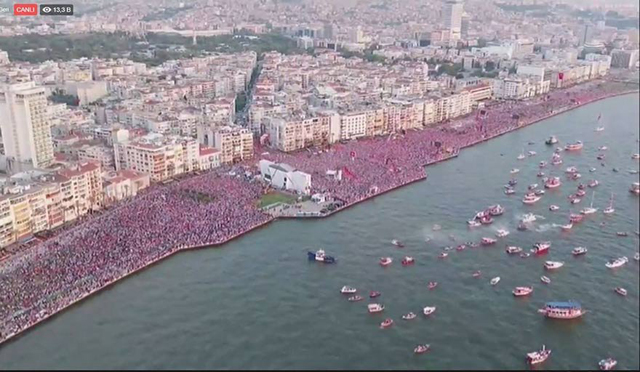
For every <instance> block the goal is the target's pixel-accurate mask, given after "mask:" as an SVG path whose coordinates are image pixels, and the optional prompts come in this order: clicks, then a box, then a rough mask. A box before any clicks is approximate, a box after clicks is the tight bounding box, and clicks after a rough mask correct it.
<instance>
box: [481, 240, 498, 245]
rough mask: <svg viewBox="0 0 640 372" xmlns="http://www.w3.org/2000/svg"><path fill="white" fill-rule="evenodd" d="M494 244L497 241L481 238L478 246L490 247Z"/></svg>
mask: <svg viewBox="0 0 640 372" xmlns="http://www.w3.org/2000/svg"><path fill="white" fill-rule="evenodd" d="M496 242H497V240H496V239H493V238H482V240H480V244H482V245H492V244H495V243H496Z"/></svg>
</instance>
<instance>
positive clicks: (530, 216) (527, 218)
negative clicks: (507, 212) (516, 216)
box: [522, 213, 537, 223]
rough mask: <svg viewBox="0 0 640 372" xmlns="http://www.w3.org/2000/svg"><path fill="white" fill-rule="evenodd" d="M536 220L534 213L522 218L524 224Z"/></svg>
mask: <svg viewBox="0 0 640 372" xmlns="http://www.w3.org/2000/svg"><path fill="white" fill-rule="evenodd" d="M536 219H537V217H536V215H535V214H533V213H527V214H525V215H524V216H522V222H524V223H531V222H534V221H535V220H536Z"/></svg>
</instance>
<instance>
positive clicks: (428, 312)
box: [422, 306, 436, 316]
mask: <svg viewBox="0 0 640 372" xmlns="http://www.w3.org/2000/svg"><path fill="white" fill-rule="evenodd" d="M435 311H436V307H435V306H426V307H425V308H424V309H422V313H423V314H424V315H426V316H429V315H431V314H433V313H435Z"/></svg>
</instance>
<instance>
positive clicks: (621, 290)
mask: <svg viewBox="0 0 640 372" xmlns="http://www.w3.org/2000/svg"><path fill="white" fill-rule="evenodd" d="M613 290H614V291H616V293H617V294H619V295H620V296H626V295H627V290H626V289H624V288H622V287H615V288H614V289H613Z"/></svg>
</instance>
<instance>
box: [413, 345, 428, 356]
mask: <svg viewBox="0 0 640 372" xmlns="http://www.w3.org/2000/svg"><path fill="white" fill-rule="evenodd" d="M430 348H431V346H429V345H428V344H425V345H418V346H416V348H415V349H413V352H414V353H415V354H424V353H426V352H427V351H429V349H430Z"/></svg>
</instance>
